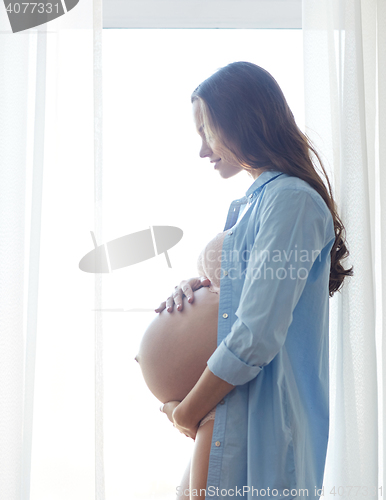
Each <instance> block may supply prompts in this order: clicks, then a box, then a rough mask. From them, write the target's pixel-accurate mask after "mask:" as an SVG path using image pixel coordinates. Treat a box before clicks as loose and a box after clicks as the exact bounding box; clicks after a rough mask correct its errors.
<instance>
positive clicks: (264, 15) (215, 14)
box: [103, 0, 302, 29]
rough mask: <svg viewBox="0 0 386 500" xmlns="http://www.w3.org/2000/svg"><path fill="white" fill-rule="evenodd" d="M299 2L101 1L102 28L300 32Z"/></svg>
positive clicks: (283, 0)
mask: <svg viewBox="0 0 386 500" xmlns="http://www.w3.org/2000/svg"><path fill="white" fill-rule="evenodd" d="M301 27H302V0H104V2H103V28H105V29H109V28H111V29H117V28H123V29H125V28H136V29H138V28H143V29H154V28H167V29H172V28H176V29H189V28H190V29H202V28H209V29H214V28H228V29H229V28H234V29H301Z"/></svg>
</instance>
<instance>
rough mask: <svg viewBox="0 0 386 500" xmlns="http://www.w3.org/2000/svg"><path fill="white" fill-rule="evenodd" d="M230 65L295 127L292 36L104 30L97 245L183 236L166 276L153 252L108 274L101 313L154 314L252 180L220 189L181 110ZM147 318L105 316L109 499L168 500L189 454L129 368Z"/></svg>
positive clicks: (296, 75)
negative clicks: (285, 107) (142, 235)
mask: <svg viewBox="0 0 386 500" xmlns="http://www.w3.org/2000/svg"><path fill="white" fill-rule="evenodd" d="M234 61H250V62H253V63H256V64H258V65H260V66H262V67H263V68H265V69H266V70H268V71H269V72H270V73H271V74H272V75H273V76H274V78H275V79H276V80H277V81H278V83H279V85H280V86H281V88H282V90H283V92H284V94H285V96H286V98H287V100H288V102H289V105H290V107H291V109H292V111H293V113H294V115H295V118H296V120H297V122H298V125H299V127H300V128H301V129H302V130H304V104H303V56H302V33H301V30H252V29H248V30H241V29H221V30H218V29H200V30H197V29H187V30H182V29H170V30H168V29H159V30H146V29H138V30H135V29H132V30H126V29H122V30H113V29H111V30H104V32H103V92H104V94H103V101H104V111H103V113H104V144H103V150H104V174H103V175H104V178H103V183H104V184H103V186H104V193H103V200H104V201H103V217H104V219H103V233H104V237H105V242H108V241H110V240H113V239H115V238H118V237H120V236H123V235H126V234H130V233H133V232H135V231H140V230H144V229H148V228H149V226H155V225H168V226H177V227H179V228H181V229H182V230H183V233H184V234H183V238H182V240H181V241H180V242H179V243H178V244H177V245H176V246H175V247H173V248H171V249H170V251H169V252H168V255H169V258H170V262H171V265H172V267H171V268H169V267H168V265H167V261H166V258H165V256H164V255H159V256H157V257H155V258H153V259H149V260H146V261H143V262H141V263H139V264H136V265H133V266H129V267H126V268H124V269H120V270H116V271H114V272H112V273H111V274H109V275H106V276H105V278H104V307H105V308H110V309H122V310H124V309H130V308H145V309H146V308H148V309H154V308H155V307H157V306H158V305H159V304H160V303H161V302H162V301H163V300H165V299H166V298H167V297H168V296H169V295H170V293H171V291H172V290H173V288H174V286H175V285H176V284H178V283H179V282H180V281H181V280H182V279H187V278H190V277H193V276H196V275H197V270H196V262H197V257H198V255H199V253H200V251H201V249H202V248H203V247H204V246H205V245H206V243H207V242H208V241H209V240H210V239H212V238H213V237H214V235H216V234H217V233H218V232H220V231H222V230H223V228H224V224H225V217H226V214H227V210H228V206H229V204H230V202H231V201H232V200H233V199H235V198H238V197H241V196H243V195H244V193H245V191H246V190H247V189H248V187H249V186H250V184H251V183H252V180H251V178H250V177H249V176H248V175H247V174H246V173H245V174H244V173H241V174H239V175H237V176H235V177H233V178H230V179H227V180H224V179H222V178H221V177H220V176H219V174H218V172H217V171H215V170H214V169H213V165H212V164H210V163H209V160H208V159H201V158H199V156H198V152H199V145H200V139H199V136H198V134H197V132H196V131H195V127H194V123H193V117H192V110H191V104H190V95H191V93H192V91H193V90H194V89H195V88H196V87H197V85H198V84H199V83H201V82H202V81H203V80H204V79H205V78H207V77H209V76H210V75H211V74H212V73H213V72H215V71H216V69H217V68H220V67H222V66H224V65H226V64H228V63H230V62H234ZM90 243H91V241H90ZM89 302H90V301H88V303H89ZM155 316H156V313H154V312H113V311H110V312H108V311H106V312H104V313H103V322H104V323H103V324H104V376H105V385H104V391H105V392H104V398H105V401H104V402H105V420H104V429H105V449H104V451H105V468H106V498H111V499H114V500H123V499H125V500H126V499H131V500H150V499H157V500H164V499H165V500H166V499H170V498H173V495H175V491H176V487H177V486H178V485H179V484H180V480H181V477H182V474H183V472H184V470H185V467H186V465H187V463H188V461H189V458H190V454H191V452H192V446H193V442H192V441H191V440H189V439H188V438H186V437H185V436H182V435H180V434H179V433H178V432H177V431H176V430H175V429H174V428H173V427H172V425H171V424H170V422H169V421H168V420H167V418H166V416H165V415H162V414H161V413H160V412H159V411H158V407H159V402H158V401H157V400H156V399H155V398H154V396H153V395H152V394H151V393H150V391H149V390H148V388H147V387H146V385H145V383H144V382H143V380H142V375H141V371H140V367H139V366H138V364H137V363H136V362H135V361H134V356H135V355H136V353H137V349H138V346H139V343H140V340H141V336H142V334H143V332H144V330H145V328H146V326H147V325H148V324H149V323H150V321H152V319H153V318H154V317H155Z"/></svg>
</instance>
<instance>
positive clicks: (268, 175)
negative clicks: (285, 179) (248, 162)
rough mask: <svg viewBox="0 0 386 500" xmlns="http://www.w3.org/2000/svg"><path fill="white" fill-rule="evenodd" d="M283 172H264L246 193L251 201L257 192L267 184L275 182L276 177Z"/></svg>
mask: <svg viewBox="0 0 386 500" xmlns="http://www.w3.org/2000/svg"><path fill="white" fill-rule="evenodd" d="M282 173H283V172H280V171H279V170H264V172H262V173H261V174H260V175H259V177H257V179H255V180H254V181H253V183H252V184H251V186H249V188H248V190H247V191H246V193H245V195H246V196H247V198H249V199H251V198H252V197H253V194H254V193H255V192H256V191H257V190H261V189H262V187H263V186H265V184H267V182H269V181H270V180H273V179H274V178H275V177H278V176H279V175H281V174H282Z"/></svg>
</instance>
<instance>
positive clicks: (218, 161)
mask: <svg viewBox="0 0 386 500" xmlns="http://www.w3.org/2000/svg"><path fill="white" fill-rule="evenodd" d="M220 161H221V158H220V159H219V160H217V161H216V162H214V168H217V165H218V164H219V163H220Z"/></svg>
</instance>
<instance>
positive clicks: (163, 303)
mask: <svg viewBox="0 0 386 500" xmlns="http://www.w3.org/2000/svg"><path fill="white" fill-rule="evenodd" d="M165 307H166V300H165V301H164V302H161V304H160V305H159V306H158V307H157V308H156V309H154V311H155V312H156V313H160V312H161V311H163V310H164V309H165Z"/></svg>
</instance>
